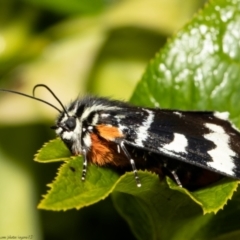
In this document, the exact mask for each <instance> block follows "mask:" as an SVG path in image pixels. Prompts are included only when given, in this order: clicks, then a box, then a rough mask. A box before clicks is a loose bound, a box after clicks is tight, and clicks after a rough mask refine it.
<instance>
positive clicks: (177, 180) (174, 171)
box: [170, 170, 182, 187]
mask: <svg viewBox="0 0 240 240" xmlns="http://www.w3.org/2000/svg"><path fill="white" fill-rule="evenodd" d="M170 172H171V174H172V175H173V177H174V179H175V181H176V183H177V185H178V186H179V187H182V183H181V182H180V180H179V177H178V175H177V173H176V170H171V171H170Z"/></svg>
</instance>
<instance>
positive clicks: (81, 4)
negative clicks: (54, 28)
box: [24, 0, 115, 14]
mask: <svg viewBox="0 0 240 240" xmlns="http://www.w3.org/2000/svg"><path fill="white" fill-rule="evenodd" d="M24 1H26V2H29V3H31V4H34V5H36V6H41V7H43V8H45V9H48V10H51V11H54V12H56V13H62V14H80V13H85V14H86V13H95V12H98V11H100V10H103V9H104V7H106V6H108V5H109V4H112V3H114V2H115V1H112V0H108V1H104V0H101V1H99V0H91V1H87V0H81V1H78V0H68V1H65V0H51V1H48V0H24Z"/></svg>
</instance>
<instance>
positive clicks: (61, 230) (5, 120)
mask: <svg viewBox="0 0 240 240" xmlns="http://www.w3.org/2000/svg"><path fill="white" fill-rule="evenodd" d="M205 2H206V1H204V0H195V1H192V0H185V1H184V4H183V1H182V0H148V1H147V0H128V1H121V0H119V1H118V0H108V1H106V0H105V1H103V0H102V1H101V0H92V1H87V0H82V1H77V0H68V1H63V0H61V1H60V0H51V1H48V0H15V1H14V0H12V1H11V0H9V1H0V87H1V88H7V89H12V90H16V91H21V92H24V93H28V94H31V91H32V87H33V86H34V85H35V84H37V83H44V84H47V85H48V86H49V87H50V88H51V89H53V91H54V92H55V93H56V95H57V96H58V97H59V98H60V99H61V101H62V102H63V103H64V104H67V103H68V102H70V101H71V100H74V99H75V98H76V97H78V96H82V95H84V94H86V93H92V94H97V95H101V96H110V97H113V98H117V99H123V100H128V99H129V97H130V96H131V93H132V91H133V89H134V86H135V85H136V83H137V81H138V80H139V79H140V78H141V75H142V73H143V72H144V69H145V67H146V65H147V63H148V62H149V61H150V59H151V58H153V57H154V55H155V53H156V52H157V51H159V50H160V49H161V47H162V46H163V45H164V44H165V42H166V41H167V39H168V38H169V37H170V36H172V35H173V34H175V33H176V32H177V31H178V29H180V28H181V27H182V26H183V25H184V24H185V23H187V22H188V21H189V20H190V19H191V18H192V16H193V15H194V13H196V12H197V11H198V10H199V9H200V8H201V7H202V6H203V4H204V3H205ZM37 96H38V97H40V98H43V99H44V100H46V101H50V102H51V103H53V104H56V106H58V105H57V103H56V102H55V101H54V100H53V98H52V97H51V96H50V94H49V93H48V92H47V91H44V90H43V89H41V90H40V89H39V90H38V91H37ZM56 115H57V113H56V111H54V110H53V109H52V108H49V107H48V106H46V105H44V104H41V103H37V102H36V101H31V100H29V99H26V98H22V97H20V96H17V95H12V94H8V93H1V94H0V196H1V198H0V237H6V238H7V237H8V236H16V237H18V236H22V237H24V236H25V237H29V239H31V237H32V239H60V240H61V239H73V240H74V239H81V240H82V239H83V240H84V239H86V240H88V239H91V240H92V239H106V240H107V239H113V238H114V239H123V238H125V239H135V238H134V236H133V235H132V234H131V232H130V230H129V228H128V226H127V224H126V223H125V222H124V221H123V220H122V219H121V218H120V217H119V216H118V214H117V213H116V211H115V209H114V207H113V205H112V202H111V199H110V198H108V199H106V200H104V201H102V202H100V203H98V204H96V205H93V206H91V207H88V208H85V209H82V210H81V211H77V210H71V211H67V212H47V211H42V210H38V209H37V204H38V202H39V200H40V199H41V195H42V194H44V193H46V191H47V189H48V188H47V186H46V184H48V183H50V182H51V181H52V180H53V179H54V177H55V175H56V171H57V169H58V167H59V164H54V163H53V164H48V165H45V164H39V163H36V162H33V161H32V159H33V155H34V154H35V153H36V151H37V150H38V149H40V148H41V146H42V145H43V143H45V142H47V141H49V140H50V139H53V138H54V137H55V134H54V132H53V131H51V130H50V128H49V126H51V125H53V124H54V123H53V122H54V119H55V117H56Z"/></svg>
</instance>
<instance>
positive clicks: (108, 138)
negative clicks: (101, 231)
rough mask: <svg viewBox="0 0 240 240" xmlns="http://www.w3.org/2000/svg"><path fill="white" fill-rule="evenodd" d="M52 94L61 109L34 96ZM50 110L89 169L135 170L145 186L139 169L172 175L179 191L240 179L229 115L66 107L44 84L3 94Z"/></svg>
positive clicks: (238, 143)
mask: <svg viewBox="0 0 240 240" xmlns="http://www.w3.org/2000/svg"><path fill="white" fill-rule="evenodd" d="M39 87H43V88H45V89H47V90H48V91H49V92H50V93H51V94H52V95H53V96H54V98H55V99H56V100H57V101H58V103H59V104H60V106H61V109H59V108H57V107H56V106H54V105H52V104H51V103H49V102H47V101H44V100H43V99H40V98H37V97H35V91H36V89H37V88H39ZM0 90H1V91H7V92H11V93H15V94H19V95H23V96H25V97H29V98H32V99H34V100H38V101H41V102H43V103H45V104H47V105H50V106H51V107H53V108H54V109H55V110H57V111H58V112H59V116H58V118H57V120H56V123H55V125H54V126H53V127H52V129H54V130H55V132H56V134H57V136H59V137H60V138H61V139H62V141H63V142H64V143H65V145H66V146H67V147H68V149H69V150H70V151H71V153H72V154H73V155H82V156H83V159H84V160H83V170H82V176H81V179H82V180H83V181H84V180H85V178H86V175H87V165H88V164H89V163H93V164H96V165H99V166H112V167H114V168H116V169H125V170H129V169H131V170H132V171H133V173H134V177H135V180H136V184H137V186H138V187H140V186H141V181H140V179H139V176H138V172H137V170H138V169H147V170H149V171H152V172H155V173H157V174H158V175H159V176H160V177H162V176H165V175H169V176H171V177H172V178H173V179H174V180H175V181H176V183H177V184H178V185H179V186H184V187H188V188H189V189H191V188H194V187H201V186H205V185H207V184H209V183H212V182H214V181H216V180H218V179H219V178H221V176H222V175H223V176H228V177H231V178H236V179H240V132H239V131H238V130H237V129H236V127H235V126H233V124H232V123H231V122H230V121H229V120H228V113H227V112H223V113H220V112H212V111H179V110H167V109H159V108H143V107H138V106H132V105H130V104H128V103H126V102H122V101H116V100H111V99H108V98H102V97H94V96H86V97H84V98H83V99H79V98H77V99H76V100H75V101H73V102H72V103H70V104H69V105H67V106H66V107H65V106H64V105H63V104H62V103H61V101H60V100H59V99H58V98H57V96H56V95H55V94H54V92H53V91H52V90H51V89H50V88H49V87H48V86H46V85H44V84H37V85H35V87H34V88H33V95H32V96H31V95H27V94H24V93H20V92H16V91H12V90H6V89H0Z"/></svg>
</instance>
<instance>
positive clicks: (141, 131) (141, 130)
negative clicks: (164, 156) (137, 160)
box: [135, 109, 154, 147]
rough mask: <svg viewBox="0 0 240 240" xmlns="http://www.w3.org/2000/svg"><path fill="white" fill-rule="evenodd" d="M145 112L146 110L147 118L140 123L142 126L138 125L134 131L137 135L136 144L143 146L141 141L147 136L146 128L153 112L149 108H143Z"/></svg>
mask: <svg viewBox="0 0 240 240" xmlns="http://www.w3.org/2000/svg"><path fill="white" fill-rule="evenodd" d="M145 111H146V112H148V117H147V119H146V120H145V121H144V122H143V123H142V126H141V127H139V128H138V129H137V131H136V133H137V137H136V140H135V142H136V144H137V145H138V146H141V147H143V141H145V140H146V139H147V136H148V129H149V127H150V126H151V124H152V122H153V119H154V113H153V112H152V111H150V110H147V109H145Z"/></svg>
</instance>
